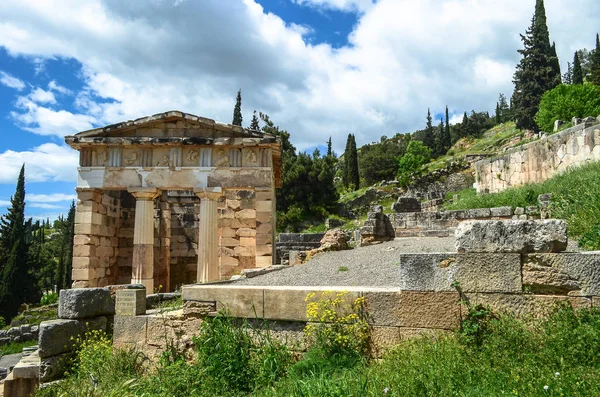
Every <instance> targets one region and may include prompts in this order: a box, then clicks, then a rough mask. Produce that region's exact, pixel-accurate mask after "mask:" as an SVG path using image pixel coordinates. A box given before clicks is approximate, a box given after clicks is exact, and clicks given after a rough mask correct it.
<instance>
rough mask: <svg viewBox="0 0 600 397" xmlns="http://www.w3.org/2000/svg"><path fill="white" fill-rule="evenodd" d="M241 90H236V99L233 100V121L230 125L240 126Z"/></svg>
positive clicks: (241, 118)
mask: <svg viewBox="0 0 600 397" xmlns="http://www.w3.org/2000/svg"><path fill="white" fill-rule="evenodd" d="M242 120H243V117H242V90H241V89H240V90H238V93H237V97H236V98H235V106H234V108H233V121H232V122H231V124H233V125H239V126H240V127H241V126H242Z"/></svg>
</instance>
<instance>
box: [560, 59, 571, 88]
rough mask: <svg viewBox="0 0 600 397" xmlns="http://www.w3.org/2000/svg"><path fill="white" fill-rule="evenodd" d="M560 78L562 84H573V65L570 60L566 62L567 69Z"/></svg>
mask: <svg viewBox="0 0 600 397" xmlns="http://www.w3.org/2000/svg"><path fill="white" fill-rule="evenodd" d="M562 79H563V83H564V84H567V85H568V84H573V66H572V65H571V62H567V71H566V72H565V73H564V74H563V78H562Z"/></svg>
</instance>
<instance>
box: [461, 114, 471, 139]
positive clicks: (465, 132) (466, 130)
mask: <svg viewBox="0 0 600 397" xmlns="http://www.w3.org/2000/svg"><path fill="white" fill-rule="evenodd" d="M461 129H462V136H463V137H465V136H467V135H469V133H470V126H469V116H467V112H466V111H465V113H464V114H463V119H462V123H461Z"/></svg>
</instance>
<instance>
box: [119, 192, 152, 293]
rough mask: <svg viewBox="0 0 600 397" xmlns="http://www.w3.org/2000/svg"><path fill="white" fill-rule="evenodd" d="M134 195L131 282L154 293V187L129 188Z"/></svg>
mask: <svg viewBox="0 0 600 397" xmlns="http://www.w3.org/2000/svg"><path fill="white" fill-rule="evenodd" d="M127 190H128V191H129V193H131V194H132V195H133V197H135V199H136V201H135V226H134V231H133V262H132V264H131V283H132V284H143V285H144V286H145V287H146V291H147V293H148V294H152V293H154V199H155V198H156V197H157V196H158V193H159V192H158V189H156V188H129V189H127Z"/></svg>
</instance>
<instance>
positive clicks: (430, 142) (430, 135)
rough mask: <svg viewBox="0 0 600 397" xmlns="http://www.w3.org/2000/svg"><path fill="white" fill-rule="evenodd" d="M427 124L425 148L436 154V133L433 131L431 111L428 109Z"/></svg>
mask: <svg viewBox="0 0 600 397" xmlns="http://www.w3.org/2000/svg"><path fill="white" fill-rule="evenodd" d="M426 120H427V122H426V124H425V134H424V135H423V143H424V144H425V146H427V147H428V148H430V149H431V150H432V151H433V152H435V131H434V130H433V124H432V121H433V120H432V118H431V111H430V110H429V109H427V119H426Z"/></svg>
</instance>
